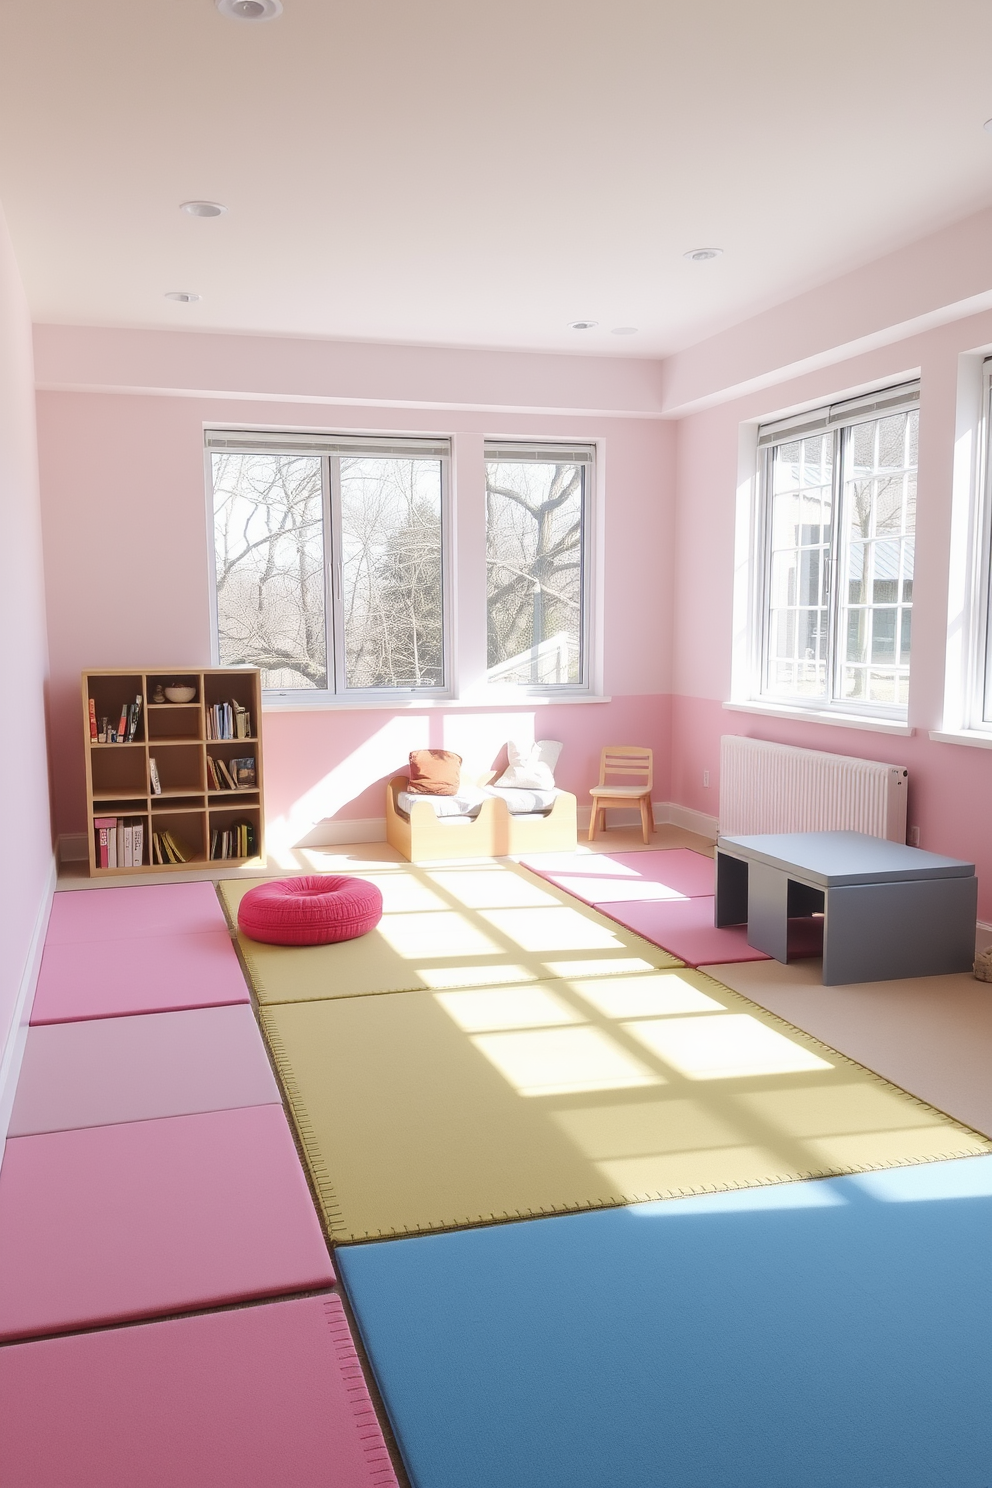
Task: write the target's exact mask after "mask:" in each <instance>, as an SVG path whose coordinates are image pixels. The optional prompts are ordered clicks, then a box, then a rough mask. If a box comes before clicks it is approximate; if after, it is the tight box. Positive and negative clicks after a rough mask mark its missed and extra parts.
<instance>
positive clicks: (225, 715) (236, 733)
mask: <svg viewBox="0 0 992 1488" xmlns="http://www.w3.org/2000/svg"><path fill="white" fill-rule="evenodd" d="M251 736H252V734H251V714H250V713H249V711H248V709H247V708H242V706H241V704H240V703H239V702H238V701H237V700H236V699H235V698H232V699H231V701H230V702H225V703H214V704H213V706H212V707H210V708H208V709H207V738H208V739H250V738H251Z"/></svg>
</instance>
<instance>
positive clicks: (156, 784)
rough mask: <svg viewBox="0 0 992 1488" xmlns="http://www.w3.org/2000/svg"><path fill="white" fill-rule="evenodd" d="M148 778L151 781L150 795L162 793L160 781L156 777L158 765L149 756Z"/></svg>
mask: <svg viewBox="0 0 992 1488" xmlns="http://www.w3.org/2000/svg"><path fill="white" fill-rule="evenodd" d="M148 778H149V780H150V781H151V787H152V795H153V796H160V795H161V794H162V782H161V780H159V778H158V765H157V764H156V763H155V761H154V759H152V757H151V756H149V758H148Z"/></svg>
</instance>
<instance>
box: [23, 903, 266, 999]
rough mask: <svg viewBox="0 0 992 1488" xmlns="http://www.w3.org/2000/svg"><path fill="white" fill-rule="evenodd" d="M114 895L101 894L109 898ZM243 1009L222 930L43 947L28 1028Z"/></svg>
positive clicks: (242, 991)
mask: <svg viewBox="0 0 992 1488" xmlns="http://www.w3.org/2000/svg"><path fill="white" fill-rule="evenodd" d="M112 892H114V891H111V890H104V891H102V893H105V894H106V896H107V897H108V898H109V897H111V893H112ZM139 892H141V893H143V892H144V890H140V891H139ZM247 1001H248V988H247V986H246V985H245V979H244V977H243V975H242V973H241V967H240V965H239V962H238V958H237V956H236V954H235V951H234V947H233V946H232V944H231V937H230V935H229V934H228V932H227V931H226V930H209V931H203V932H201V933H199V934H195V935H175V934H174V935H162V936H154V935H148V936H142V937H139V938H138V939H135V940H110V941H81V942H78V943H76V944H71V945H46V947H45V954H44V957H43V958H42V963H41V974H40V975H39V977H38V990H37V992H36V994H35V1000H34V1011H33V1012H32V1014H31V1022H32V1023H65V1022H69V1021H71V1020H72V1019H75V1018H119V1017H123V1016H124V1015H125V1014H128V1013H162V1012H169V1011H174V1010H177V1009H179V1008H195V1007H218V1006H221V1005H223V1004H225V1003H232V1002H247Z"/></svg>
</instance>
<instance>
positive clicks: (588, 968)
mask: <svg viewBox="0 0 992 1488" xmlns="http://www.w3.org/2000/svg"><path fill="white" fill-rule="evenodd" d="M544 966H545V967H546V968H547V970H548V971H550V973H551V975H552V976H555V977H562V978H563V979H564V980H567V981H570V980H571V979H572V978H573V977H602V976H627V975H629V974H630V973H631V972H638V971H654V969H655V968H654V967H653V966H652V965H651V962H650V961H642V960H641V958H640V957H639V956H602V957H599V958H597V959H596V960H588V961H545V962H544Z"/></svg>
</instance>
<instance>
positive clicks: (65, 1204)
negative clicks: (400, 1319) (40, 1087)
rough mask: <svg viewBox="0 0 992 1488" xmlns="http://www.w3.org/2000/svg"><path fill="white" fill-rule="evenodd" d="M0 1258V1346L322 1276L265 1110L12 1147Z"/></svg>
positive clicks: (304, 1197) (290, 1155) (296, 1189)
mask: <svg viewBox="0 0 992 1488" xmlns="http://www.w3.org/2000/svg"><path fill="white" fill-rule="evenodd" d="M0 1255H2V1256H3V1265H2V1267H0V1338H23V1337H31V1336H35V1335H39V1334H45V1333H61V1332H67V1331H69V1330H70V1329H75V1328H85V1327H91V1326H93V1325H95V1324H100V1323H114V1322H121V1321H123V1320H125V1319H127V1318H140V1317H153V1316H155V1315H156V1314H159V1313H168V1312H182V1311H188V1310H191V1309H194V1308H206V1307H212V1306H217V1305H219V1304H222V1303H228V1302H237V1301H242V1300H244V1299H245V1298H249V1297H265V1296H275V1295H278V1294H280V1293H284V1292H292V1291H303V1290H305V1289H308V1288H314V1287H325V1286H327V1285H329V1284H330V1283H331V1282H333V1280H334V1271H333V1268H332V1266H331V1263H330V1260H329V1258H328V1254H327V1249H326V1246H325V1244H324V1240H323V1237H322V1235H321V1231H320V1226H319V1224H318V1222H317V1216H316V1213H315V1211H314V1208H313V1204H312V1201H311V1198H310V1192H309V1189H308V1188H307V1184H306V1179H305V1178H304V1176H303V1171H302V1169H301V1167H300V1163H299V1159H298V1157H297V1155H296V1149H295V1147H294V1145H293V1139H292V1137H291V1136H290V1133H289V1127H288V1126H287V1124H286V1118H285V1116H284V1114H283V1112H282V1109H281V1107H279V1106H273V1105H269V1106H253V1107H249V1108H247V1109H241V1110H236V1111H213V1112H210V1113H209V1114H206V1115H197V1116H176V1117H172V1118H169V1119H167V1120H161V1121H139V1122H135V1123H132V1124H128V1125H122V1126H99V1127H88V1128H85V1129H83V1130H77V1131H66V1132H52V1133H48V1134H46V1135H44V1136H35V1137H15V1138H12V1139H11V1140H10V1141H8V1143H7V1149H6V1154H5V1156H4V1162H3V1167H2V1169H0Z"/></svg>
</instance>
